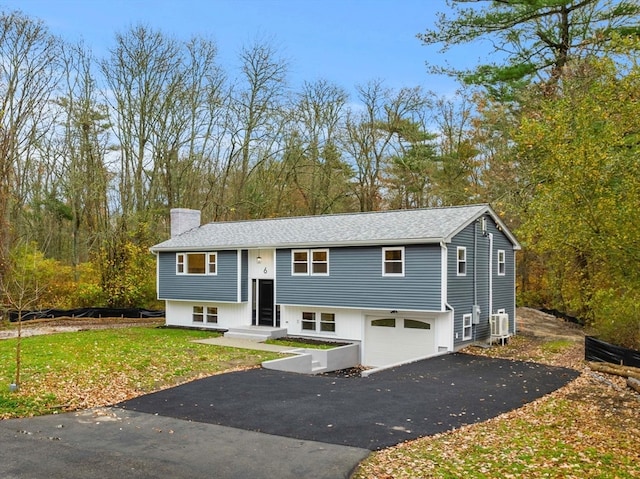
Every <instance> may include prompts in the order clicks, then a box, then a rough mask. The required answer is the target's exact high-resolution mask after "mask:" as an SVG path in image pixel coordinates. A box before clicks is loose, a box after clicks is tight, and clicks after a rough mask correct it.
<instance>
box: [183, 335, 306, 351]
mask: <svg viewBox="0 0 640 479" xmlns="http://www.w3.org/2000/svg"><path fill="white" fill-rule="evenodd" d="M193 342H194V343H200V344H213V345H214V346H226V347H229V348H241V349H253V350H254V351H271V352H274V353H285V354H286V353H289V352H291V351H293V350H295V349H299V348H292V347H291V346H278V345H277V344H266V343H260V342H258V341H251V340H249V339H237V338H225V337H224V336H220V337H218V338H209V339H197V340H195V341H193Z"/></svg>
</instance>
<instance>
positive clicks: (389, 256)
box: [382, 246, 404, 276]
mask: <svg viewBox="0 0 640 479" xmlns="http://www.w3.org/2000/svg"><path fill="white" fill-rule="evenodd" d="M382 276H404V247H402V246H400V247H388V248H382Z"/></svg>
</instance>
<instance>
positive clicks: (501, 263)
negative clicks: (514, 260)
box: [498, 249, 507, 276]
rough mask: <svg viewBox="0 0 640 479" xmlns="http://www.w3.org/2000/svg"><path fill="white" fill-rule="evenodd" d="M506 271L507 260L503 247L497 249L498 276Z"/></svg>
mask: <svg viewBox="0 0 640 479" xmlns="http://www.w3.org/2000/svg"><path fill="white" fill-rule="evenodd" d="M506 271H507V261H506V257H505V253H504V250H503V249H499V250H498V276H504V274H505V273H506Z"/></svg>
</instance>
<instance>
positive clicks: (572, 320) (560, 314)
mask: <svg viewBox="0 0 640 479" xmlns="http://www.w3.org/2000/svg"><path fill="white" fill-rule="evenodd" d="M540 311H542V312H543V313H547V314H550V315H552V316H555V317H556V318H561V319H564V320H565V321H567V322H569V323H574V324H581V325H583V326H584V320H582V319H580V318H576V317H575V316H570V315H568V314H567V313H563V312H562V311H558V310H557V309H546V308H540Z"/></svg>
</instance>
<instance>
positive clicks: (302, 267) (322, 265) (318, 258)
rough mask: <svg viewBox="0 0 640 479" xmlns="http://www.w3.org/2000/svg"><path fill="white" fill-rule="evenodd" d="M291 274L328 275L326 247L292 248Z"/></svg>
mask: <svg viewBox="0 0 640 479" xmlns="http://www.w3.org/2000/svg"><path fill="white" fill-rule="evenodd" d="M291 274H293V275H309V274H311V275H319V276H322V275H328V274H329V250H328V249H312V250H308V249H294V250H293V251H292V252H291Z"/></svg>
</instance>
